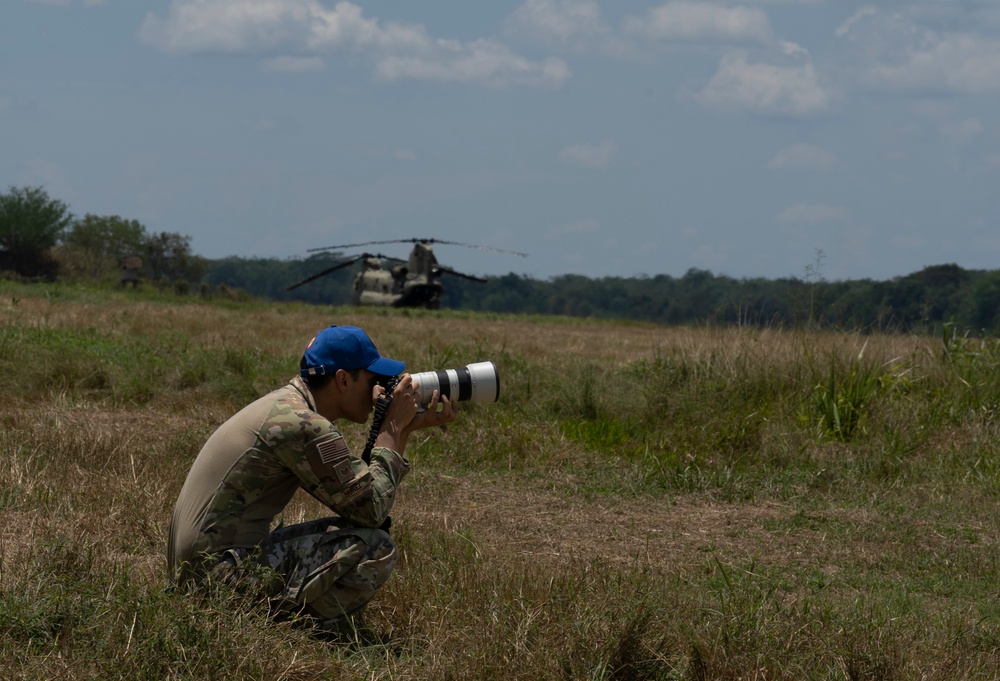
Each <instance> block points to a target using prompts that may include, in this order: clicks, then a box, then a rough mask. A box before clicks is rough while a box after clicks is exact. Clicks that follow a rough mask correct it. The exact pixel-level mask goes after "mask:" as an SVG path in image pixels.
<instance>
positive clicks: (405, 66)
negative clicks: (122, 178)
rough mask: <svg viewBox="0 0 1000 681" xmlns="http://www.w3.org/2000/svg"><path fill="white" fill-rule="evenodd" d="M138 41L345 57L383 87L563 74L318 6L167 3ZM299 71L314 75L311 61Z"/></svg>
mask: <svg viewBox="0 0 1000 681" xmlns="http://www.w3.org/2000/svg"><path fill="white" fill-rule="evenodd" d="M139 35H140V38H141V39H142V40H143V41H144V42H146V43H147V44H149V45H152V46H154V47H156V48H159V49H161V50H164V51H167V52H177V53H187V52H205V51H214V52H237V53H238V52H248V53H261V52H264V53H267V52H276V51H280V52H284V53H286V54H288V53H290V54H295V53H300V54H303V55H306V56H315V55H317V54H324V53H327V52H331V51H334V50H350V51H353V52H356V53H360V54H363V55H365V56H367V57H369V58H370V59H372V60H373V61H374V62H375V70H376V73H377V74H378V75H379V76H380V77H382V78H385V79H387V80H395V79H399V78H421V79H430V80H442V81H454V82H470V83H471V82H478V83H484V84H488V85H520V84H530V85H559V84H561V83H562V82H563V81H564V80H566V79H567V78H568V77H569V75H570V73H569V67H567V66H566V64H565V63H564V62H563V61H561V60H559V59H546V60H542V61H532V60H529V59H526V58H524V57H521V56H519V55H516V54H514V53H513V52H511V51H510V50H509V49H508V48H507V47H506V46H504V45H502V44H500V43H497V42H495V41H490V40H475V41H472V42H467V43H463V42H460V41H455V40H443V39H438V38H434V37H432V36H430V35H429V34H428V33H427V31H426V29H425V28H424V27H423V26H422V25H419V24H411V25H407V24H401V23H396V22H380V21H379V20H378V19H374V18H367V17H365V16H364V12H363V10H362V9H361V7H359V6H358V5H356V4H354V3H351V2H346V1H341V2H338V3H337V4H336V5H334V6H333V8H332V9H328V8H327V7H326V6H325V5H323V4H322V3H321V2H320V1H319V0H171V2H170V6H169V8H168V9H167V13H166V16H165V17H160V16H158V15H156V14H154V13H152V12H151V13H149V14H147V16H146V19H145V21H144V22H143V24H142V27H141V28H140V31H139ZM277 63H278V64H285V65H290V64H293V62H287V61H285V62H277ZM303 65H308V66H310V67H312V68H315V67H316V66H317V62H315V61H313V62H302V63H301V64H299V66H303Z"/></svg>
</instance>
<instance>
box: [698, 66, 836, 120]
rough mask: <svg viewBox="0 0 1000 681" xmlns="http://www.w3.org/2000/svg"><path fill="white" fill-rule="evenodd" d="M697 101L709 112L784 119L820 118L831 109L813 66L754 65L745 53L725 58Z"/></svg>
mask: <svg viewBox="0 0 1000 681" xmlns="http://www.w3.org/2000/svg"><path fill="white" fill-rule="evenodd" d="M695 99H696V100H697V101H698V102H699V103H700V104H701V105H702V106H704V107H706V108H709V109H719V110H722V111H749V112H753V113H757V114H761V115H783V116H811V115H815V114H820V113H824V112H826V111H827V110H828V109H829V108H830V105H831V101H830V100H831V97H830V95H829V94H828V93H827V92H826V91H825V90H824V89H823V87H822V86H821V85H820V84H819V79H818V77H817V75H816V70H815V69H814V68H813V65H812V64H811V63H805V64H802V65H798V66H796V65H789V66H780V65H776V64H766V63H755V64H751V63H750V62H748V61H747V57H746V55H745V54H742V53H736V54H730V55H727V56H725V57H724V58H723V59H722V62H721V64H720V65H719V69H718V71H716V73H715V75H714V76H712V79H711V80H710V81H709V83H708V85H706V86H705V88H704V89H703V90H702V91H701V92H700V93H698V94H697V95H695Z"/></svg>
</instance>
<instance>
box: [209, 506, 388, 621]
mask: <svg viewBox="0 0 1000 681" xmlns="http://www.w3.org/2000/svg"><path fill="white" fill-rule="evenodd" d="M397 555H398V554H397V551H396V545H395V544H393V543H392V539H390V538H389V534H388V533H386V532H384V531H382V530H379V529H374V528H369V527H354V526H352V525H350V524H348V523H347V522H346V521H345V520H343V519H342V518H337V517H332V518H321V519H319V520H313V521H310V522H306V523H300V524H298V525H290V526H288V527H281V528H279V529H277V530H275V531H274V532H272V533H271V534H270V536H269V537H268V540H267V541H266V542H265V543H264V544H263V545H262V546H261V547H260V548H259V550H253V551H251V550H248V549H230V550H228V551H226V552H225V553H223V554H222V556H221V559H222V561H221V562H220V563H219V564H218V565H217V566H216V568H215V569H213V570H212V571H211V573H212V577H213V578H219V577H222V578H223V579H225V580H227V581H228V580H229V579H230V578H232V577H234V576H236V575H240V576H239V577H237V578H236V579H235V580H234V581H236V582H242V581H244V578H245V577H246V576H248V575H249V573H250V572H252V571H253V570H254V569H259V568H260V567H264V568H269V570H268V572H269V573H270V574H269V575H268V576H269V579H268V580H267V582H268V586H267V589H266V591H267V594H268V596H269V597H270V600H271V603H272V605H273V606H274V607H275V608H276V610H277V611H278V612H279V613H281V614H286V615H292V614H300V615H308V616H311V617H314V618H315V619H316V620H317V621H318V624H319V625H320V626H321V627H335V626H337V625H338V624H339V623H340V622H342V621H343V620H344V619H345V618H346V617H347V616H349V615H352V614H353V613H355V612H357V611H359V610H361V609H362V608H363V607H364V606H365V604H367V603H368V601H370V600H371V598H372V596H374V595H375V591H376V590H377V589H378V588H379V587H380V586H382V585H383V584H385V582H386V581H387V580H388V579H389V576H390V575H391V574H392V569H393V567H394V566H395V565H396V558H397ZM227 573H228V574H227ZM252 581H253V582H258V580H257V579H252Z"/></svg>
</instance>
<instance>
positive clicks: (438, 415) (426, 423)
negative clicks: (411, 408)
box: [408, 390, 458, 431]
mask: <svg viewBox="0 0 1000 681" xmlns="http://www.w3.org/2000/svg"><path fill="white" fill-rule="evenodd" d="M457 415H458V408H457V406H456V405H455V404H454V403H453V402H452V401H451V400H449V399H448V398H447V397H444V396H440V399H439V396H438V391H437V390H435V391H434V392H433V393H432V394H431V401H430V402H428V404H427V408H426V409H425V410H423V411H419V412H417V415H416V416H414V417H413V420H412V421H410V425H409V426H408V428H409V430H411V431H412V430H420V429H421V428H433V427H434V426H443V425H444V424H446V423H451V422H452V421H454V420H455V417H456V416H457Z"/></svg>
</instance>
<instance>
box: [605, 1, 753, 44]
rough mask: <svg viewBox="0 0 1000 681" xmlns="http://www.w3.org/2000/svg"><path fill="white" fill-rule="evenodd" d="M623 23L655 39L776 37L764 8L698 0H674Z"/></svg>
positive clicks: (726, 39) (718, 39) (715, 39)
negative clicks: (725, 4) (698, 0)
mask: <svg viewBox="0 0 1000 681" xmlns="http://www.w3.org/2000/svg"><path fill="white" fill-rule="evenodd" d="M623 25H624V28H625V31H626V32H628V33H632V34H635V35H640V36H645V37H647V38H652V39H655V40H682V41H695V40H712V41H722V42H730V41H755V42H762V43H767V42H770V41H771V40H772V39H773V31H772V30H771V23H770V22H769V21H768V19H767V14H765V13H764V11H763V10H760V9H756V8H753V7H743V6H739V5H737V6H734V7H727V6H724V5H717V4H713V3H709V2H697V1H694V0H670V2H668V3H666V4H664V5H660V6H659V7H654V8H653V9H651V10H649V11H648V12H647V13H646V14H645V15H643V16H639V17H637V16H629V17H626V18H625V21H624V24H623Z"/></svg>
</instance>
